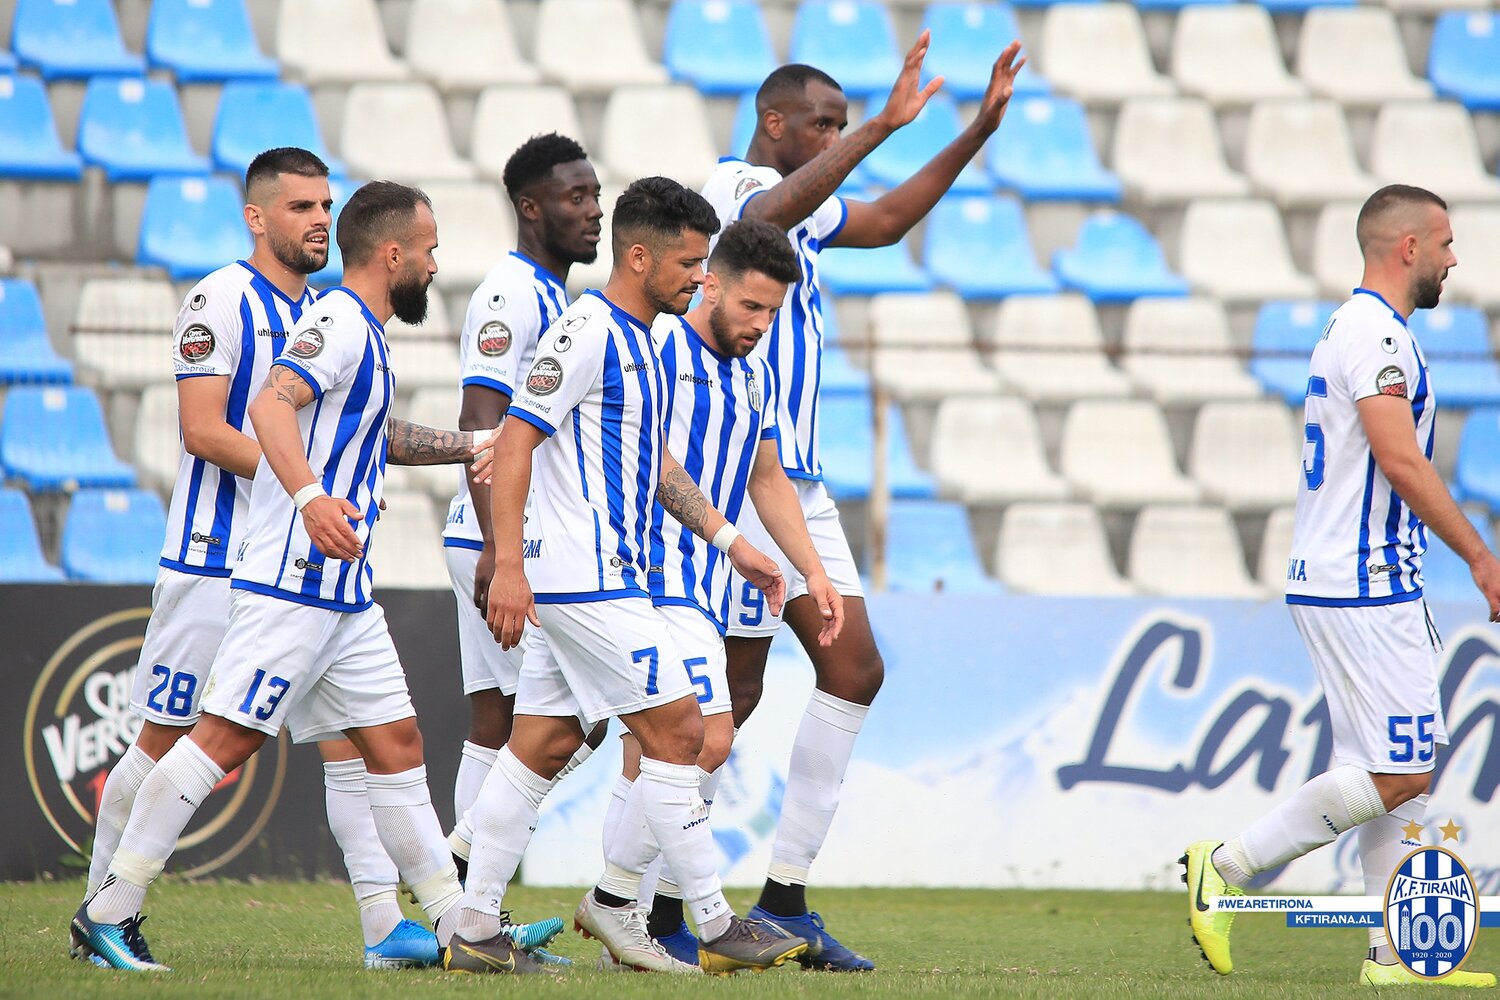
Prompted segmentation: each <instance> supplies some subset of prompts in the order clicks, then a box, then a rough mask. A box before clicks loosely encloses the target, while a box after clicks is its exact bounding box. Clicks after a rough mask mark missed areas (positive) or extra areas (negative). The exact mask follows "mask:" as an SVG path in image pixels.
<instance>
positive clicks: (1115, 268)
mask: <svg viewBox="0 0 1500 1000" xmlns="http://www.w3.org/2000/svg"><path fill="white" fill-rule="evenodd" d="M1052 269H1053V270H1054V271H1056V272H1057V277H1058V279H1059V280H1060V281H1061V282H1062V285H1063V287H1064V288H1068V289H1073V290H1075V291H1080V292H1083V293H1084V294H1085V295H1087V296H1088V297H1089V298H1091V299H1093V300H1094V301H1095V302H1098V303H1100V304H1103V305H1109V304H1115V303H1121V302H1129V301H1131V300H1132V299H1136V298H1139V297H1140V296H1142V295H1186V294H1187V291H1188V283H1187V282H1186V281H1184V280H1183V279H1182V278H1181V277H1179V276H1178V275H1176V274H1173V273H1172V270H1171V268H1169V267H1168V266H1167V259H1166V257H1165V255H1163V254H1162V252H1161V246H1160V245H1158V244H1157V242H1156V238H1155V237H1153V236H1152V235H1151V233H1150V232H1149V231H1148V230H1147V229H1146V227H1145V226H1143V225H1141V224H1140V223H1139V222H1137V221H1136V220H1135V219H1133V218H1131V217H1130V216H1128V215H1122V214H1120V213H1119V212H1114V211H1107V212H1096V213H1095V214H1093V215H1091V216H1089V217H1088V219H1086V220H1085V221H1084V223H1083V226H1082V228H1080V229H1079V231H1078V242H1077V244H1076V245H1075V246H1074V247H1073V248H1072V249H1070V250H1059V251H1057V252H1056V253H1055V254H1053V256H1052Z"/></svg>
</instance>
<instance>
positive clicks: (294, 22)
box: [276, 0, 407, 85]
mask: <svg viewBox="0 0 1500 1000" xmlns="http://www.w3.org/2000/svg"><path fill="white" fill-rule="evenodd" d="M276 58H277V59H279V60H281V65H282V68H283V69H284V70H285V72H286V75H287V76H289V77H291V78H293V79H297V80H301V81H302V82H304V83H307V84H313V85H316V84H320V83H358V82H359V81H361V80H404V79H406V76H407V69H406V64H405V63H402V62H400V61H399V60H397V59H396V58H395V57H394V56H392V55H391V50H390V46H389V45H387V44H386V40H385V28H384V27H383V26H382V25H381V21H380V12H379V10H377V9H376V6H375V0H318V2H317V3H293V2H291V0H284V2H283V3H282V4H281V6H280V11H279V13H278V15H277V18H276Z"/></svg>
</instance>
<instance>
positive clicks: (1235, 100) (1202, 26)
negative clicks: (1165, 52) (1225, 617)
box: [1172, 3, 1307, 106]
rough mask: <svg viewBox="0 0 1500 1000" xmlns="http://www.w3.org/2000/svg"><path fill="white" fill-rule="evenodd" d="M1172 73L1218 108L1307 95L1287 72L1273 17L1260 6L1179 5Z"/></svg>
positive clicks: (1182, 85)
mask: <svg viewBox="0 0 1500 1000" xmlns="http://www.w3.org/2000/svg"><path fill="white" fill-rule="evenodd" d="M1172 76H1173V77H1175V78H1176V80H1177V86H1179V87H1180V88H1182V90H1183V92H1184V93H1189V94H1197V95H1198V96H1200V97H1206V98H1208V99H1209V100H1210V101H1212V102H1213V103H1214V104H1216V105H1221V106H1224V105H1228V106H1234V105H1244V104H1251V103H1253V102H1255V101H1263V100H1267V99H1269V98H1278V97H1301V96H1303V95H1304V94H1306V93H1307V88H1306V87H1304V86H1303V85H1302V83H1301V81H1299V80H1298V79H1297V78H1296V77H1294V76H1292V75H1291V74H1290V73H1288V72H1287V69H1286V64H1285V63H1284V62H1282V60H1281V47H1280V45H1279V44H1278V43H1277V41H1276V28H1275V25H1273V24H1272V23H1271V15H1270V14H1268V13H1267V12H1266V9H1265V8H1264V7H1262V6H1260V5H1259V4H1249V3H1246V4H1230V5H1226V6H1222V7H1221V6H1218V5H1213V4H1206V5H1204V6H1187V7H1183V8H1182V10H1181V11H1180V12H1179V13H1178V15H1177V28H1176V31H1175V32H1174V33H1173V35H1172Z"/></svg>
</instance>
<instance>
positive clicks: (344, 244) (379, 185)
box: [338, 181, 432, 266]
mask: <svg viewBox="0 0 1500 1000" xmlns="http://www.w3.org/2000/svg"><path fill="white" fill-rule="evenodd" d="M419 203H420V204H423V205H426V206H427V207H428V208H431V207H432V199H430V198H428V197H427V195H426V194H425V193H423V192H422V191H421V190H420V189H419V188H414V187H407V186H406V185H405V184H397V183H396V182H395V181H371V182H370V183H368V184H366V185H365V186H364V187H362V188H360V189H359V190H358V191H356V192H354V193H353V194H352V195H350V196H349V200H348V201H346V202H344V208H343V211H341V212H340V213H339V227H338V244H339V250H340V251H341V252H342V253H343V255H344V264H345V266H353V265H356V264H363V263H364V262H365V261H366V260H368V259H369V257H370V254H371V253H373V252H374V251H375V248H376V247H378V246H380V245H382V244H384V243H386V242H387V241H389V240H391V239H393V238H395V237H396V235H397V233H398V231H399V230H400V229H401V227H403V226H407V225H410V224H411V220H412V217H413V216H414V215H416V212H417V205H418V204H419Z"/></svg>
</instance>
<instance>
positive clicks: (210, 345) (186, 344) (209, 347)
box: [177, 323, 214, 365]
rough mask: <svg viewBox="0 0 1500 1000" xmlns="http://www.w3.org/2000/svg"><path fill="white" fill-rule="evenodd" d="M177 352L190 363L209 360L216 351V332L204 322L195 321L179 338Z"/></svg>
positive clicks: (194, 363)
mask: <svg viewBox="0 0 1500 1000" xmlns="http://www.w3.org/2000/svg"><path fill="white" fill-rule="evenodd" d="M177 353H178V354H180V355H182V360H184V361H186V362H187V363H188V364H190V365H196V364H201V363H202V362H204V361H207V360H208V359H209V357H210V356H211V355H212V354H213V353H214V332H213V331H212V330H210V329H209V328H208V327H206V326H204V325H203V324H202V323H194V324H193V325H192V326H189V327H188V328H187V329H185V330H183V331H182V336H181V337H179V338H177Z"/></svg>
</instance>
